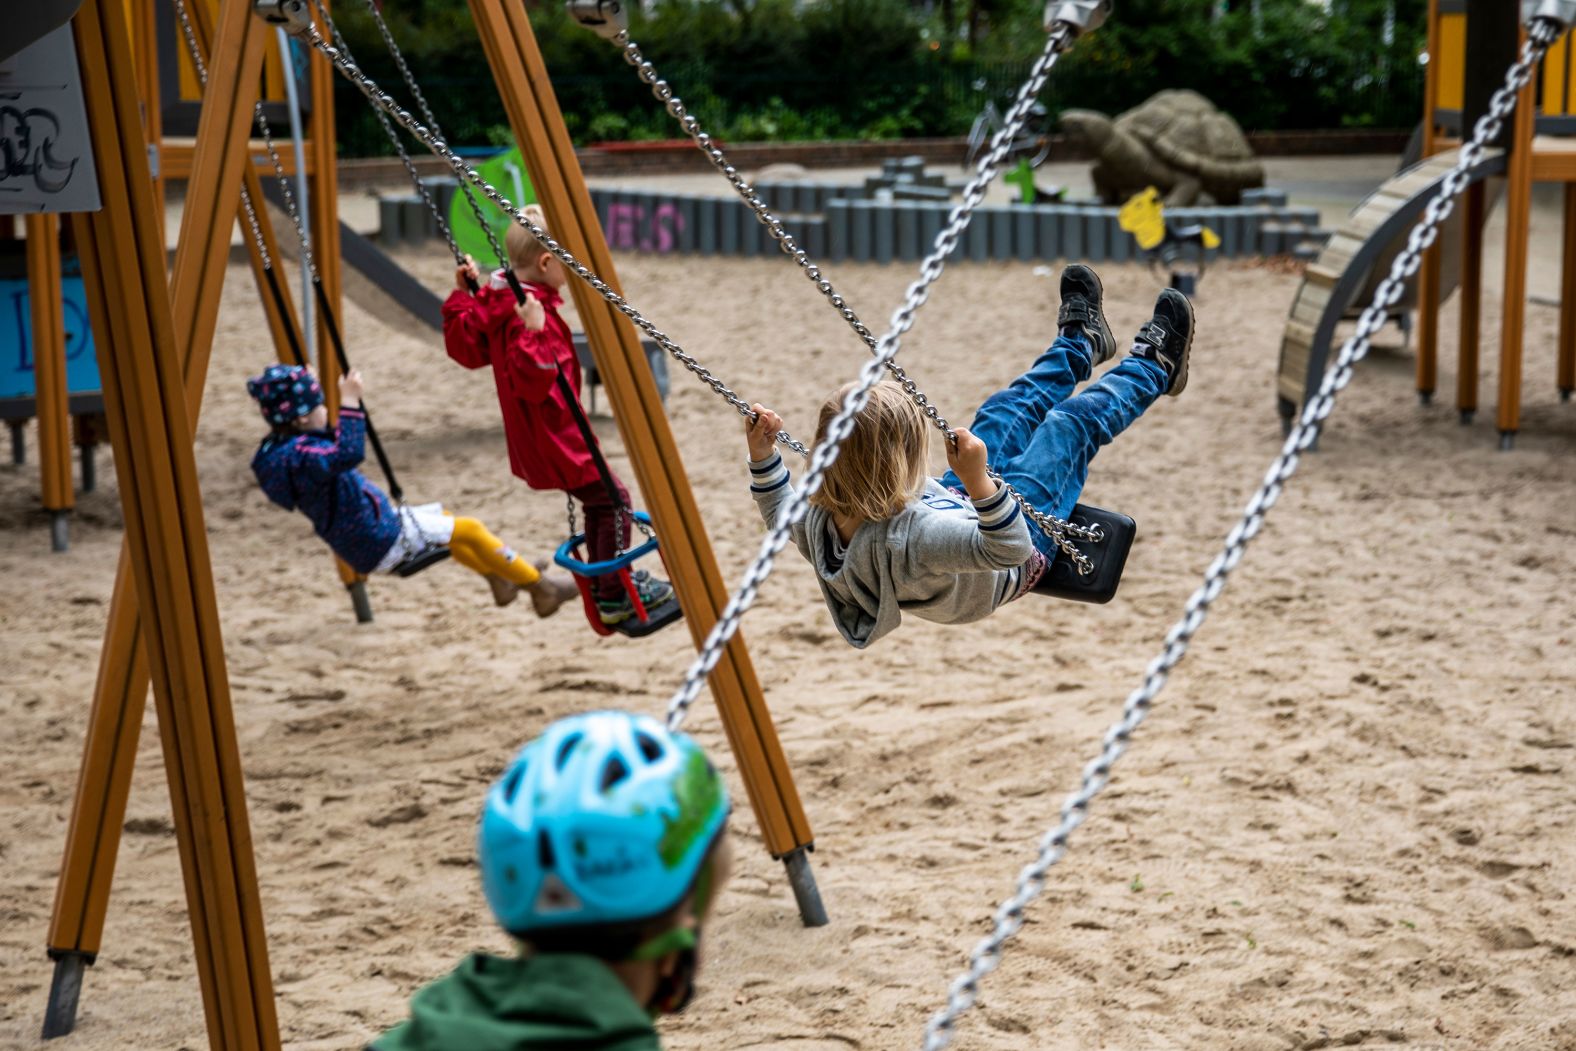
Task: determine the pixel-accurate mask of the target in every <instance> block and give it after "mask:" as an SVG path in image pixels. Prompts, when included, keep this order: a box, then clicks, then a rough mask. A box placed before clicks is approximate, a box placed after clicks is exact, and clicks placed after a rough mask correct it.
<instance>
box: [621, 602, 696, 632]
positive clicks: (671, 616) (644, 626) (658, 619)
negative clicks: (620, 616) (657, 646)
mask: <svg viewBox="0 0 1576 1051" xmlns="http://www.w3.org/2000/svg"><path fill="white" fill-rule="evenodd" d="M683 619H684V608H683V607H682V606H680V605H679V602H678V599H673V598H670V599H668V600H667V601H666V602H664V603H663V604H662V605H660V606H656V607H653V608H652V609H649V610H647V611H646V619H645V620H641V619H640V618H639V617H630V618H629V619H628V620H622V621H619V622H618V623H617V624H609V625H607V626H608V627H609V628H612V629H613V630H614V631H616V632H618V633H619V634H620V635H623V636H625V637H626V638H631V639H643V638H645V637H646V636H647V635H655V634H656V633H657V632H659V631H661V630H662V629H663V628H665V627H667V626H668V625H669V624H672V623H673V622H674V621H676V620H683Z"/></svg>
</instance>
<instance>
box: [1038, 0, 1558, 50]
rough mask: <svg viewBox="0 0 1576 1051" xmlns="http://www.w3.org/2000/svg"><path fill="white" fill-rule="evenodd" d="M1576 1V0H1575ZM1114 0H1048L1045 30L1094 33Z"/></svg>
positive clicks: (1081, 34) (1109, 11) (1080, 34)
mask: <svg viewBox="0 0 1576 1051" xmlns="http://www.w3.org/2000/svg"><path fill="white" fill-rule="evenodd" d="M1573 2H1576V0H1573ZM1111 4H1112V0H1047V2H1046V4H1045V30H1046V32H1050V31H1051V30H1053V29H1055V28H1056V27H1057V26H1059V25H1064V26H1066V27H1067V28H1068V29H1069V30H1070V31H1071V32H1070V33H1069V38H1068V42H1069V43H1071V41H1072V40H1073V39H1074V38H1077V37H1080V36H1083V35H1084V34H1085V33H1092V32H1094V31H1095V30H1096V29H1099V28H1100V27H1101V26H1103V25H1104V24H1105V20H1106V19H1107V18H1110V17H1111Z"/></svg>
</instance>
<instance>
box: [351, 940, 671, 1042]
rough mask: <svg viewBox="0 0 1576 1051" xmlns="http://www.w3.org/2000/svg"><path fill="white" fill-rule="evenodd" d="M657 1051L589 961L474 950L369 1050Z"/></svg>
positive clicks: (635, 1009) (636, 1011) (619, 990)
mask: <svg viewBox="0 0 1576 1051" xmlns="http://www.w3.org/2000/svg"><path fill="white" fill-rule="evenodd" d="M548 1048H551V1049H553V1051H661V1049H662V1045H661V1044H660V1043H659V1042H658V1040H657V1031H656V1029H655V1028H654V1027H653V1026H652V1024H651V1018H650V1017H649V1016H648V1015H647V1014H646V1012H645V1011H643V1010H642V1009H641V1007H640V1005H639V1004H637V1003H636V1002H635V999H634V997H632V996H630V995H629V990H628V989H626V988H625V987H624V983H622V982H620V981H619V980H618V977H617V976H616V975H615V974H614V973H613V972H612V971H611V970H610V969H609V968H608V966H607V965H606V964H604V963H603V962H602V961H600V960H598V959H596V958H595V957H591V956H570V955H563V956H556V955H555V956H533V957H514V958H504V957H500V956H486V955H483V954H481V953H477V954H475V955H472V956H468V957H466V959H465V960H464V961H462V962H461V963H460V965H459V966H458V967H456V968H455V969H454V970H453V971H452V972H450V973H449V974H448V975H446V976H444V977H443V978H440V979H438V980H437V981H436V982H433V983H432V984H431V985H429V986H427V987H426V988H424V989H422V990H420V991H419V992H417V993H416V995H415V996H413V997H411V1000H410V1021H408V1022H405V1023H404V1024H402V1025H399V1026H396V1027H395V1028H394V1029H391V1030H389V1031H388V1032H387V1033H385V1034H383V1036H381V1037H379V1038H378V1039H377V1040H376V1041H375V1042H374V1043H373V1044H372V1046H371V1051H546V1049H548Z"/></svg>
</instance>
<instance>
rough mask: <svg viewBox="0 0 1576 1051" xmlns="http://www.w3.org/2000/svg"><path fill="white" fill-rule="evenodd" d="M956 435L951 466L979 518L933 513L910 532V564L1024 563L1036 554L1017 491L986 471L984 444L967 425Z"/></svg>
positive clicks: (924, 567) (934, 568)
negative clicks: (1018, 501)
mask: <svg viewBox="0 0 1576 1051" xmlns="http://www.w3.org/2000/svg"><path fill="white" fill-rule="evenodd" d="M957 435H958V438H957V444H956V445H955V446H949V447H948V449H947V464H948V465H949V466H950V467H951V468H952V470H953V473H955V474H956V475H957V476H958V480H959V481H961V482H962V483H963V487H964V488H965V489H966V490H968V494H969V499H970V500H971V501H972V502H973V504H974V512H975V514H977V515H978V516H979V521H978V522H977V523H975V522H970V521H968V520H967V519H964V518H962V517H954V516H952V515H932V516H929V517H928V518H927V519H925V520H924V521H923V524H922V525H921V526H920V527H919V528H917V529H916V530H915V531H914V532H913V533H912V534H911V535H910V543H909V547H908V549H907V551H906V556H907V558H908V561H909V564H910V565H911V566H913V567H914V568H915V569H916V570H917V571H919V572H921V573H978V572H985V571H989V570H1001V569H1013V568H1015V567H1017V566H1021V565H1023V564H1024V563H1025V562H1027V561H1028V560H1029V558H1030V556H1032V555H1033V554H1034V542H1033V540H1032V539H1031V538H1030V535H1029V524H1028V520H1027V519H1025V518H1024V515H1023V511H1022V509H1021V508H1019V507H1018V503H1017V501H1016V500H1014V499H1013V498H1012V494H1011V493H1009V492H1008V491H1007V490H1006V489H1004V488H1001V487H999V486H997V484H996V482H995V480H994V479H992V478H991V476H990V473H989V471H987V470H986V466H985V465H986V461H987V456H988V450H987V449H986V448H985V443H984V442H982V441H980V440H979V439H978V438H976V437H975V436H974V435H973V434H972V433H970V432H969V431H968V430H967V429H966V428H963V427H959V428H958V431H957Z"/></svg>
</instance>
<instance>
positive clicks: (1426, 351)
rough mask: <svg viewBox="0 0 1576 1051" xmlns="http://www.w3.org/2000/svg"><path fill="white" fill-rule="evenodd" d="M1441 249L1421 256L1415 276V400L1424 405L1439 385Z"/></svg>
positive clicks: (1428, 401) (1433, 248)
mask: <svg viewBox="0 0 1576 1051" xmlns="http://www.w3.org/2000/svg"><path fill="white" fill-rule="evenodd" d="M1440 263H1441V249H1440V245H1438V244H1437V243H1436V244H1435V245H1434V247H1432V248H1430V249H1429V250H1428V251H1427V252H1426V253H1424V255H1423V266H1422V269H1421V271H1420V272H1419V273H1418V277H1417V400H1418V403H1419V404H1422V405H1427V404H1429V403H1430V402H1432V401H1433V400H1434V391H1435V390H1436V389H1437V388H1438V387H1439V285H1440V274H1439V270H1440Z"/></svg>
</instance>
